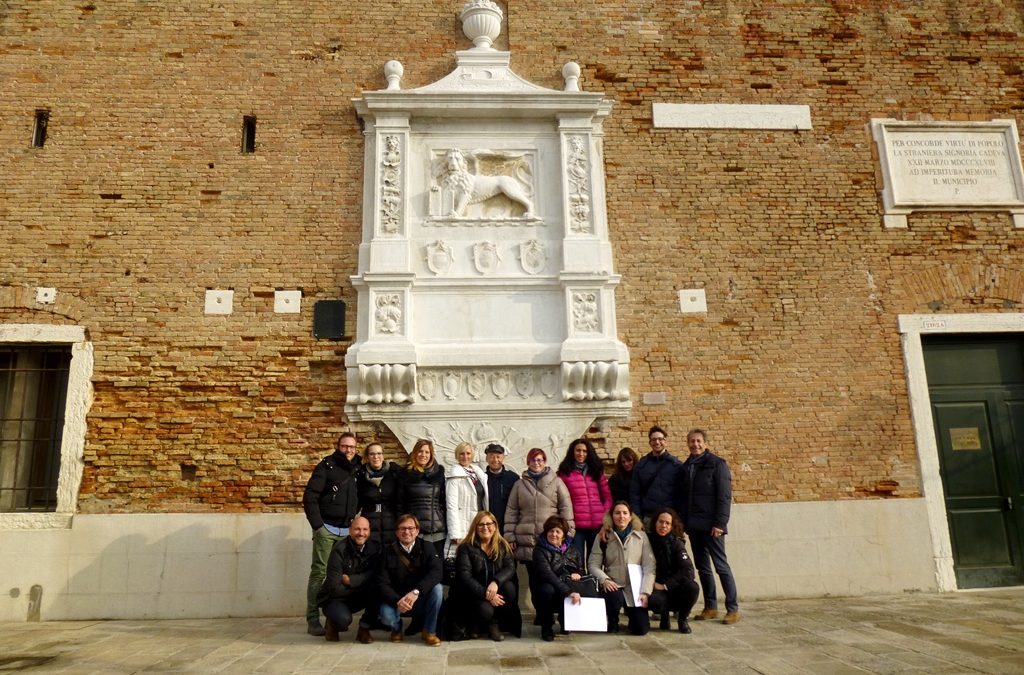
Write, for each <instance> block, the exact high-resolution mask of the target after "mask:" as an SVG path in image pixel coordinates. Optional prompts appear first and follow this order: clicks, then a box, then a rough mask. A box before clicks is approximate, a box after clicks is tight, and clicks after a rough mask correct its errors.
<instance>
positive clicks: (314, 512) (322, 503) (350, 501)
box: [302, 431, 360, 637]
mask: <svg viewBox="0 0 1024 675" xmlns="http://www.w3.org/2000/svg"><path fill="white" fill-rule="evenodd" d="M359 464H360V459H359V456H358V455H357V454H356V435H355V434H353V433H352V432H350V431H346V432H345V433H343V434H342V435H341V436H340V437H339V438H338V445H337V448H336V449H335V451H334V453H333V454H331V455H328V456H327V457H324V458H323V459H322V460H320V463H319V464H317V465H316V468H315V469H313V475H312V476H310V477H309V482H308V483H306V490H305V491H304V492H303V493H302V508H303V510H304V511H305V512H306V520H308V521H309V526H310V527H311V528H313V563H312V565H310V568H309V582H308V584H307V586H306V632H307V633H309V634H310V635H316V636H319V637H323V636H324V627H323V625H321V623H320V608H319V607H317V603H316V600H317V597H316V596H317V594H318V593H319V592H320V587H321V586H322V585H323V583H324V577H325V576H326V575H327V558H328V556H330V555H331V549H332V548H334V544H335V543H337V542H339V541H341V539H343V538H344V537H346V536H348V528H349V525H350V524H351V523H352V519H353V518H355V516H356V511H357V499H356V481H355V474H356V469H358V468H359Z"/></svg>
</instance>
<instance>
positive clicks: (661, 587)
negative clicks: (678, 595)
mask: <svg viewBox="0 0 1024 675" xmlns="http://www.w3.org/2000/svg"><path fill="white" fill-rule="evenodd" d="M654 590H656V591H667V590H668V586H666V585H665V584H659V583H658V582H657V581H655V582H654Z"/></svg>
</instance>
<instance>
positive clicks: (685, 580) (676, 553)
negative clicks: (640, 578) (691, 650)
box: [647, 509, 700, 633]
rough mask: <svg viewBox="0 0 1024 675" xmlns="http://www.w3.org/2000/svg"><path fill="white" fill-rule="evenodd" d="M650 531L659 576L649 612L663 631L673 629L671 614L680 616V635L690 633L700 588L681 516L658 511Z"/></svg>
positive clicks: (655, 583) (669, 511) (671, 511)
mask: <svg viewBox="0 0 1024 675" xmlns="http://www.w3.org/2000/svg"><path fill="white" fill-rule="evenodd" d="M651 530H652V532H651V534H650V536H649V537H648V539H650V542H651V549H652V550H653V551H654V560H655V563H656V572H655V573H654V592H653V593H651V598H650V600H648V602H647V608H648V609H650V610H651V611H652V612H654V613H655V614H660V615H661V630H668V629H669V628H670V623H669V613H670V612H679V632H680V633H689V632H690V624H689V622H688V621H687V620H686V619H687V617H688V616H689V615H690V610H692V609H693V605H694V603H695V602H697V594H698V593H699V592H700V588H699V587H698V586H697V582H696V581H695V580H694V574H693V563H692V562H690V556H688V555H687V554H686V536H685V535H684V534H683V527H682V524H681V523H680V522H679V516H677V515H676V512H675V511H673V510H672V509H658V510H657V511H655V512H654V515H652V516H651Z"/></svg>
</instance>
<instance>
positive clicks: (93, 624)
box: [0, 588, 1024, 675]
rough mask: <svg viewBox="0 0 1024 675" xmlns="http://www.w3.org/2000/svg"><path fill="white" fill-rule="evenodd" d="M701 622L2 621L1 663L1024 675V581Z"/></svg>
mask: <svg viewBox="0 0 1024 675" xmlns="http://www.w3.org/2000/svg"><path fill="white" fill-rule="evenodd" d="M691 625H692V626H693V633H692V634H691V635H680V634H679V633H676V632H674V631H673V632H662V631H659V630H654V631H652V632H651V633H650V634H649V635H646V636H643V637H636V636H631V635H622V634H620V635H615V636H611V635H603V634H592V633H575V634H572V635H560V636H558V638H557V639H556V641H555V642H552V643H548V642H543V641H542V640H540V635H539V630H538V629H537V628H536V627H535V626H532V625H530V622H529V620H527V621H526V625H525V626H524V636H523V638H521V639H517V638H514V637H506V639H505V641H504V642H499V643H495V642H491V641H489V640H486V639H484V640H473V641H465V642H455V643H444V644H442V645H441V646H440V647H433V648H431V647H427V646H425V645H423V644H422V643H420V641H419V640H418V639H417V638H415V637H414V638H409V639H408V640H407V641H406V642H404V643H403V644H399V645H396V644H391V643H390V642H388V640H387V634H386V633H384V632H380V631H377V632H375V633H374V636H375V637H376V638H377V641H376V642H375V643H374V644H371V645H361V644H357V643H355V641H354V638H355V633H354V632H349V633H343V634H342V641H341V642H338V643H328V642H326V641H324V640H323V639H318V638H313V637H310V636H309V635H306V633H305V627H306V626H305V621H304V620H303V619H302V617H292V618H267V619H252V618H247V619H202V620H200V619H187V620H174V621H76V622H64V621H53V622H42V623H0V674H2V673H8V672H27V673H75V674H78V673H81V674H86V673H90V674H92V673H103V674H104V675H112V674H114V675H117V674H121V673H224V674H234V673H373V674H374V675H387V674H388V673H396V674H397V673H402V675H432V674H434V673H466V674H467V675H468V674H470V673H472V674H473V675H481V674H485V673H558V674H559V675H573V674H574V673H580V674H582V673H595V672H600V673H608V674H609V675H646V674H651V675H654V674H658V673H672V674H673V675H675V674H677V673H710V674H715V673H723V674H727V675H737V674H742V673H751V674H753V673H760V674H761V675H804V674H817V673H827V674H828V675H836V674H844V673H849V674H851V675H853V674H857V675H860V674H863V673H879V674H883V673H893V674H900V675H902V674H903V673H910V674H913V675H924V674H928V675H932V674H938V673H943V674H945V673H949V674H961V673H1015V674H1019V673H1024V588H1010V589H995V590H986V591H970V592H958V593H946V594H938V593H934V594H928V593H909V594H903V595H886V596H873V597H858V598H819V599H796V600H771V601H767V600H765V601H758V602H748V603H745V604H744V607H743V619H742V620H741V621H740V622H739V623H738V624H736V625H733V626H725V625H722V624H721V623H720V622H708V621H704V622H691Z"/></svg>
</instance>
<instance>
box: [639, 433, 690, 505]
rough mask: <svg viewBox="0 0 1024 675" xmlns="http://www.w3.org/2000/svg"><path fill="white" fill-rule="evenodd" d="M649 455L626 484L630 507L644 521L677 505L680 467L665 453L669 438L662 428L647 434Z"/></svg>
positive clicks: (678, 462) (676, 459) (643, 458)
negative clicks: (659, 510)
mask: <svg viewBox="0 0 1024 675" xmlns="http://www.w3.org/2000/svg"><path fill="white" fill-rule="evenodd" d="M647 442H648V443H649V444H650V446H651V451H650V452H649V453H647V454H646V455H644V456H643V457H641V458H640V461H639V462H637V464H636V468H635V469H633V479H632V480H631V481H630V484H629V505H630V507H631V508H632V510H633V513H635V514H636V515H638V516H640V518H641V519H642V520H646V519H647V518H649V517H650V516H651V514H653V513H654V512H655V511H657V510H658V509H662V508H666V507H668V508H671V507H673V506H674V505H675V503H676V477H677V475H678V473H679V469H680V468H681V467H682V466H683V463H682V462H680V461H679V459H678V458H676V457H674V456H673V455H672V454H671V453H669V451H668V434H667V433H665V430H664V429H662V428H661V427H657V426H655V427H651V430H650V431H648V432H647Z"/></svg>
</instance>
